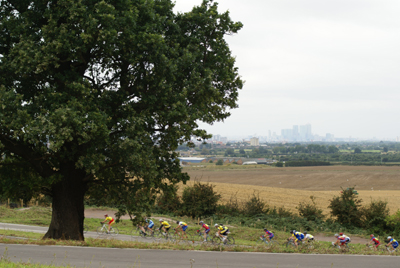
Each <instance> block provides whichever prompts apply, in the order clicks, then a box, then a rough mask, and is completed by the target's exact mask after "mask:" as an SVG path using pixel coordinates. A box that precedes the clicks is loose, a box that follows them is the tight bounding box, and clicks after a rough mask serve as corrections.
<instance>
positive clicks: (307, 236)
mask: <svg viewBox="0 0 400 268" xmlns="http://www.w3.org/2000/svg"><path fill="white" fill-rule="evenodd" d="M304 238H305V239H308V240H310V239H314V236H313V235H310V234H306V236H305V237H304Z"/></svg>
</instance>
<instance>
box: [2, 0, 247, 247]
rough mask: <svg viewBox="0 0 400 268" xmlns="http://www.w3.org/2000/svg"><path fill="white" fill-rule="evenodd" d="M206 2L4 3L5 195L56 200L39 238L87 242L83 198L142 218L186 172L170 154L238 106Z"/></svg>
mask: <svg viewBox="0 0 400 268" xmlns="http://www.w3.org/2000/svg"><path fill="white" fill-rule="evenodd" d="M217 7H218V5H217V3H214V2H213V1H212V0H204V1H203V2H202V3H201V4H200V5H199V6H196V7H194V8H193V9H192V10H191V11H190V12H187V13H177V14H175V13H174V12H173V3H172V1H170V0H146V1H144V0H139V1H133V0H118V1H117V0H102V1H100V0H81V1H75V0H58V1H46V0H40V1H39V0H36V1H34V0H4V1H1V3H0V16H1V22H0V154H1V158H0V195H3V196H15V197H19V198H24V199H25V200H29V199H30V198H31V197H33V196H36V195H47V196H50V197H51V198H52V205H53V213H52V221H51V224H50V227H49V231H48V232H47V234H46V235H45V237H49V238H64V239H77V240H81V239H83V220H84V205H83V204H84V199H85V198H86V197H87V196H91V197H96V198H99V200H102V199H101V198H103V200H104V197H106V200H108V201H109V202H114V204H115V205H116V206H118V207H119V209H120V214H124V213H129V214H130V215H133V214H135V215H140V214H141V213H144V212H147V211H148V210H149V207H150V206H151V204H152V202H153V201H154V199H155V195H156V194H157V193H158V192H160V191H161V190H165V191H167V190H168V189H170V188H171V187H173V184H175V183H177V182H181V181H183V182H185V181H186V180H187V179H188V175H187V174H184V173H182V172H181V167H180V165H179V161H178V159H177V154H176V153H175V152H174V151H175V150H176V148H177V147H178V145H180V144H184V143H187V142H189V144H190V139H191V137H193V136H195V137H199V138H202V139H206V138H209V137H210V135H209V134H207V133H206V131H205V130H202V129H200V128H199V127H198V122H200V121H201V122H206V123H210V124H212V123H213V122H216V121H221V120H224V119H225V118H227V117H228V116H229V115H230V113H229V109H232V108H236V107H237V98H238V90H239V89H241V88H242V80H241V79H240V77H239V74H238V69H237V68H236V67H235V59H234V57H233V56H232V55H231V51H230V49H229V47H228V44H227V42H226V40H225V39H224V38H225V36H226V35H231V34H235V33H237V32H238V31H239V30H240V29H241V27H242V24H241V23H240V22H233V21H232V20H231V19H230V16H229V13H228V12H224V13H219V12H218V9H217Z"/></svg>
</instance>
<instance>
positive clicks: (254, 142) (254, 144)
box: [250, 138, 260, 146]
mask: <svg viewBox="0 0 400 268" xmlns="http://www.w3.org/2000/svg"><path fill="white" fill-rule="evenodd" d="M250 145H251V146H260V143H259V141H258V138H251V139H250Z"/></svg>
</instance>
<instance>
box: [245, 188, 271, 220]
mask: <svg viewBox="0 0 400 268" xmlns="http://www.w3.org/2000/svg"><path fill="white" fill-rule="evenodd" d="M268 210H269V209H268V205H267V204H266V203H265V202H264V201H263V200H261V199H260V195H259V194H257V195H256V194H255V192H254V193H253V196H252V197H251V198H250V199H249V200H247V201H245V202H244V203H243V208H242V214H243V215H246V216H256V215H260V214H264V213H266V212H268Z"/></svg>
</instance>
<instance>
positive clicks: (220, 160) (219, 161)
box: [215, 159, 224, 166]
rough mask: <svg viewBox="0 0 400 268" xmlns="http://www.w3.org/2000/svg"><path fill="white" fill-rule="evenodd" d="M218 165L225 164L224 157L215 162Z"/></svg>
mask: <svg viewBox="0 0 400 268" xmlns="http://www.w3.org/2000/svg"><path fill="white" fill-rule="evenodd" d="M215 164H216V165H217V166H223V165H224V161H223V160H222V159H218V161H217V163H215Z"/></svg>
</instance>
